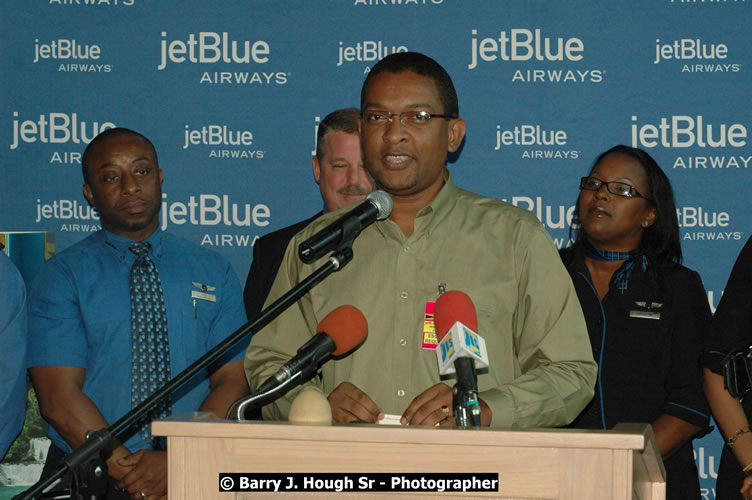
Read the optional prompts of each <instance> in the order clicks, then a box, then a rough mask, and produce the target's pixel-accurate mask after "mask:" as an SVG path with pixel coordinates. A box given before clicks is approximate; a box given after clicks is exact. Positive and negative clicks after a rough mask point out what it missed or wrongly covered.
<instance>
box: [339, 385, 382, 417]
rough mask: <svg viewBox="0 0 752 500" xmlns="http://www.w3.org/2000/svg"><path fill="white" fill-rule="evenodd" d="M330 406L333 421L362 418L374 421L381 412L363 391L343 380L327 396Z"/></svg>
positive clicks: (380, 415)
mask: <svg viewBox="0 0 752 500" xmlns="http://www.w3.org/2000/svg"><path fill="white" fill-rule="evenodd" d="M327 399H328V400H329V404H330V405H331V406H332V418H333V419H334V420H335V422H352V421H353V420H362V421H364V422H368V423H376V422H377V421H378V419H379V418H382V415H383V413H382V412H381V409H380V408H379V407H378V405H377V404H376V403H374V402H373V400H372V399H371V398H370V397H369V396H368V395H367V394H366V393H365V392H363V391H361V390H360V389H358V388H357V387H356V386H355V385H353V384H351V383H349V382H343V383H341V384H340V385H338V386H337V388H336V389H334V390H333V391H332V392H331V393H330V394H329V396H328V398H327Z"/></svg>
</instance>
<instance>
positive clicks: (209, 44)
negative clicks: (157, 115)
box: [157, 31, 271, 71]
mask: <svg viewBox="0 0 752 500" xmlns="http://www.w3.org/2000/svg"><path fill="white" fill-rule="evenodd" d="M160 45H161V59H160V63H159V66H157V69H158V70H160V71H161V70H163V69H165V68H166V67H167V62H168V61H169V62H171V63H174V64H181V63H184V62H186V61H187V62H190V63H193V64H214V63H219V62H223V63H228V64H230V63H234V64H249V63H251V62H254V63H256V64H264V63H267V62H269V54H270V53H271V49H270V48H269V44H268V43H267V42H265V41H263V40H257V41H255V42H253V43H251V42H250V41H248V40H242V41H240V42H238V41H237V40H232V39H231V38H230V36H229V34H228V33H227V32H222V33H215V32H212V31H201V32H199V34H198V36H196V35H195V34H194V33H191V34H189V35H188V39H187V40H185V41H183V40H172V41H168V40H167V32H165V31H163V32H162V42H161V44H160Z"/></svg>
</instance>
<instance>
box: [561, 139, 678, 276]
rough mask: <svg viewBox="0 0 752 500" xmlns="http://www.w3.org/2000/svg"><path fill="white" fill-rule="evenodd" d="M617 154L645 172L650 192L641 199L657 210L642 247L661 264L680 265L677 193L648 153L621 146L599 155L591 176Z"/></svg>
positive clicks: (580, 234) (581, 230) (578, 231)
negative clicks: (632, 161)
mask: <svg viewBox="0 0 752 500" xmlns="http://www.w3.org/2000/svg"><path fill="white" fill-rule="evenodd" d="M614 154H620V155H624V156H628V157H630V158H632V159H633V160H635V161H636V162H637V163H639V164H640V166H641V167H642V168H643V170H645V175H646V177H647V179H648V192H647V193H642V195H643V196H645V197H646V198H648V200H646V201H647V203H648V204H649V205H650V206H652V207H655V222H654V223H653V224H652V225H650V226H648V227H646V228H645V229H644V230H643V232H642V241H641V243H640V245H641V246H642V248H645V249H648V250H650V251H651V252H653V253H654V254H655V256H656V257H657V258H658V260H659V261H663V262H677V263H681V261H682V250H681V241H680V238H679V219H678V218H677V216H676V202H675V200H674V190H673V189H672V188H671V182H669V180H668V177H666V174H665V173H664V172H663V170H661V167H660V166H658V163H657V162H656V161H655V160H654V159H653V157H652V156H650V155H649V154H648V153H647V152H646V151H643V150H642V149H638V148H632V147H629V146H624V145H621V144H620V145H618V146H614V147H613V148H611V149H609V150H608V151H605V152H603V153H601V154H600V155H598V158H596V159H595V162H594V163H593V166H592V167H591V168H590V170H589V172H592V171H593V170H594V169H595V167H597V166H598V164H599V163H600V162H601V161H602V160H603V159H604V158H606V157H607V156H610V155H614ZM578 201H579V198H578ZM578 210H579V203H577V204H576V205H575V214H577V211H578ZM577 215H578V216H579V214H577ZM584 235H585V231H584V230H583V228H582V226H580V227H579V229H577V240H580V239H581V238H583V237H584Z"/></svg>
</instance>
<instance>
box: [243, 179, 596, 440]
mask: <svg viewBox="0 0 752 500" xmlns="http://www.w3.org/2000/svg"><path fill="white" fill-rule="evenodd" d="M444 175H445V181H446V182H445V185H444V187H443V188H442V190H441V191H440V192H439V194H438V195H437V196H436V198H434V200H433V201H432V202H431V203H430V204H429V205H428V206H426V207H425V208H423V209H422V210H421V211H420V212H419V213H418V215H417V216H416V217H415V224H414V232H413V234H412V235H411V236H410V237H406V236H405V234H404V233H403V232H402V230H401V229H400V227H399V226H398V225H397V224H395V223H394V222H392V221H391V220H388V219H387V220H384V221H379V222H376V223H374V224H373V225H371V226H370V227H368V228H366V229H365V230H364V231H363V232H362V233H361V234H360V235H359V236H358V237H357V238H356V240H355V242H354V244H353V253H354V257H353V259H352V261H351V262H350V263H349V264H348V265H347V266H345V267H344V268H343V269H342V270H340V271H338V272H336V273H334V274H332V275H331V276H329V277H328V278H327V279H326V280H324V281H323V282H322V283H321V284H319V285H318V286H317V287H315V288H314V289H313V290H312V291H311V292H309V293H308V294H307V295H305V296H304V297H303V298H302V299H300V300H299V301H298V302H297V303H295V304H294V305H293V306H292V307H290V308H289V309H288V310H287V311H285V312H284V313H282V315H281V316H280V317H279V318H277V319H276V320H274V321H273V322H272V323H270V324H269V325H268V326H266V327H265V328H263V329H262V330H261V331H259V332H258V333H256V334H254V336H253V339H252V341H251V345H250V346H249V348H248V352H247V354H246V359H245V369H246V375H247V377H248V382H249V384H250V387H251V390H256V389H257V388H258V387H259V385H260V384H261V383H262V382H263V381H264V380H266V379H267V378H268V377H269V376H271V375H272V374H274V373H275V372H276V371H277V370H278V369H279V368H280V366H281V365H282V364H284V363H285V362H286V361H288V360H289V359H290V358H291V357H292V356H294V355H295V353H296V351H297V349H298V348H299V347H300V346H302V345H303V344H304V343H305V342H306V341H307V340H309V339H310V337H311V336H312V335H314V334H315V333H316V326H317V325H318V323H319V322H320V321H321V320H322V319H323V318H324V317H325V316H326V315H327V314H328V313H329V312H331V311H332V310H333V309H335V308H337V307H339V306H341V305H343V304H351V305H353V306H355V307H357V308H358V309H360V310H361V311H362V312H363V314H364V315H365V317H366V319H367V320H368V327H369V328H368V338H367V339H366V341H365V342H364V343H363V345H361V346H360V348H359V349H357V350H356V351H355V352H354V353H353V354H352V355H350V356H348V357H345V358H343V359H340V360H331V361H329V362H327V363H326V364H324V366H323V367H322V370H321V372H322V378H321V379H319V377H314V379H313V380H312V381H311V382H310V383H311V384H316V385H318V386H319V387H320V388H321V389H322V390H323V391H324V393H325V394H329V393H330V392H331V391H332V390H334V389H335V388H336V387H337V386H338V385H339V384H340V383H341V382H345V381H346V382H350V383H352V384H354V385H355V386H357V387H358V388H360V389H361V390H362V391H364V392H365V393H366V394H368V395H369V396H370V397H371V399H372V400H373V401H374V402H375V403H376V404H377V405H378V406H379V407H380V408H381V410H382V411H383V412H384V413H387V414H397V415H400V414H402V413H403V412H404V411H405V409H406V408H407V406H408V405H409V404H410V402H411V401H412V400H413V398H415V397H416V396H418V395H419V394H420V393H421V392H423V391H425V390H426V389H428V388H429V387H431V386H433V385H435V384H436V383H438V382H440V378H439V372H438V365H437V360H436V353H435V351H434V350H431V349H423V348H422V347H421V343H422V338H423V329H424V328H423V326H424V315H425V310H426V302H429V301H435V300H436V299H437V297H438V287H439V284H440V283H445V284H446V289H447V290H459V291H462V292H465V293H466V294H468V295H469V296H470V298H471V299H472V301H473V303H474V304H475V308H476V310H477V314H478V334H479V335H480V336H482V337H483V338H484V339H485V340H486V346H487V349H488V357H489V361H490V362H489V367H488V372H487V373H484V372H481V373H480V374H479V375H478V390H479V397H480V398H481V399H483V400H484V401H485V402H486V403H487V404H488V406H489V407H490V408H491V410H492V411H493V420H492V422H491V426H492V427H504V428H510V427H515V428H520V427H545V426H560V425H564V424H568V423H569V422H571V421H572V420H573V419H574V418H575V417H576V416H577V414H579V412H580V411H581V410H582V409H583V408H584V407H585V405H586V404H587V403H588V402H589V401H590V399H591V398H592V396H593V386H594V384H595V378H596V373H597V366H596V363H595V362H594V361H593V355H592V353H591V349H590V342H589V340H588V333H587V328H586V326H585V321H584V319H583V315H582V310H581V309H580V304H579V301H578V300H577V294H576V293H575V290H574V288H573V286H572V282H571V280H570V277H569V275H568V274H567V271H566V270H565V269H564V267H563V265H562V263H561V259H560V258H559V255H558V253H557V251H556V249H555V247H554V245H553V242H552V241H551V238H550V236H549V235H548V233H547V232H546V230H545V229H544V227H543V226H542V225H541V223H540V222H539V221H538V219H536V217H535V215H533V214H532V213H530V212H528V211H526V210H523V209H520V208H517V207H514V206H512V205H509V204H507V203H504V202H502V201H499V200H494V199H491V198H485V197H482V196H480V195H477V194H474V193H471V192H468V191H465V190H462V189H459V188H457V187H455V186H454V184H453V183H452V180H451V178H450V176H449V173H448V171H445V174H444ZM347 210H348V209H347V208H345V209H343V210H338V211H336V212H332V213H330V214H326V215H324V216H322V217H320V218H319V219H317V220H316V221H315V222H314V223H312V224H311V225H309V226H308V227H307V228H306V229H305V230H303V231H302V232H301V233H299V234H298V235H296V237H295V238H293V240H292V241H291V243H290V245H288V248H287V252H286V254H285V257H284V260H283V262H282V266H281V267H280V270H279V272H278V274H277V277H276V279H275V282H274V285H273V286H272V289H271V292H270V294H269V297H268V299H267V305H268V304H270V303H271V302H272V301H274V300H276V299H277V298H279V297H280V296H281V295H283V294H284V293H286V292H287V291H288V290H290V289H291V288H292V287H293V286H294V285H295V284H297V283H299V282H300V281H301V280H303V279H304V278H305V277H306V276H308V275H309V274H311V272H313V271H314V270H315V269H318V268H319V267H320V266H321V265H322V264H323V263H324V262H325V261H326V259H327V257H322V258H321V259H319V260H318V261H316V262H314V263H313V264H310V265H308V264H303V263H302V262H301V261H300V259H299V258H298V252H297V249H298V245H299V244H300V242H301V241H303V240H304V239H306V238H308V237H310V236H311V235H312V234H314V233H315V232H317V231H319V230H320V229H322V228H323V227H324V226H326V225H327V224H329V223H330V222H332V221H333V220H335V219H336V218H337V217H340V216H341V215H342V214H343V213H344V212H345V211H347ZM445 382H446V383H447V384H448V385H450V386H451V385H453V384H454V382H455V381H454V380H453V379H449V380H445ZM297 392H298V391H297V390H293V391H291V392H290V393H288V394H287V395H286V396H285V397H283V398H281V399H279V400H277V401H276V402H275V403H274V404H272V405H268V406H266V407H265V408H264V411H263V416H264V418H265V419H269V420H282V419H286V418H287V414H288V411H289V408H290V403H291V401H292V400H293V399H294V396H295V395H296V394H297Z"/></svg>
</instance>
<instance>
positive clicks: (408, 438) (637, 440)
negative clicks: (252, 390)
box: [152, 413, 651, 450]
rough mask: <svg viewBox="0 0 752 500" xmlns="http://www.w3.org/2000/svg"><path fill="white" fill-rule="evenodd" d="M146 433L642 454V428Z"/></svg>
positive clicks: (177, 422) (280, 428) (343, 427)
mask: <svg viewBox="0 0 752 500" xmlns="http://www.w3.org/2000/svg"><path fill="white" fill-rule="evenodd" d="M152 432H153V433H154V435H157V436H167V437H187V436H190V437H207V438H236V439H261V440H287V439H289V440H295V441H312V442H315V441H322V440H325V441H329V442H332V441H360V442H374V443H420V444H423V445H426V444H437V445H446V444H449V443H452V442H457V443H460V442H461V443H464V444H466V445H479V446H518V447H551V448H587V449H625V450H644V449H645V446H646V444H647V442H648V440H649V438H648V435H649V433H650V432H651V430H650V426H649V425H648V424H618V425H617V426H616V427H615V428H614V429H613V430H608V431H604V430H582V429H527V430H500V429H480V430H461V429H452V428H438V427H417V426H384V425H369V424H337V425H331V426H313V425H293V424H289V423H287V422H266V421H244V422H237V421H228V420H212V419H209V418H207V417H206V414H200V413H193V414H179V415H174V416H171V417H169V418H167V419H164V420H159V421H155V422H153V423H152Z"/></svg>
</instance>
